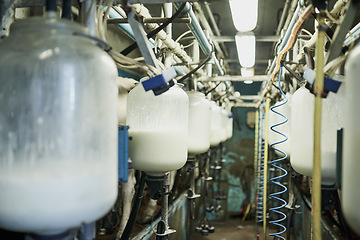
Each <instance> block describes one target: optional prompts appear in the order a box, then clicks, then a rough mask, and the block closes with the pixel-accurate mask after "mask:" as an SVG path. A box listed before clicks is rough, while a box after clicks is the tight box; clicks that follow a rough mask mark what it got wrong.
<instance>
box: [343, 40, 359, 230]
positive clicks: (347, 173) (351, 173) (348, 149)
mask: <svg viewBox="0 0 360 240" xmlns="http://www.w3.org/2000/svg"><path fill="white" fill-rule="evenodd" d="M359 57H360V47H359V46H357V47H356V48H355V49H354V50H353V52H352V53H351V55H350V56H349V59H348V61H347V63H346V69H345V71H346V72H345V78H346V86H345V87H346V88H345V91H346V95H345V115H344V118H345V128H344V150H343V151H344V152H343V164H342V186H343V187H342V208H343V211H344V216H345V218H346V220H347V222H348V223H349V225H350V226H351V227H352V229H353V230H354V231H356V232H357V233H358V234H360V229H359V226H360V211H359V206H358V204H359V202H360V192H359V189H358V186H357V183H359V182H360V175H359V167H360V162H359V157H358V156H359V152H358V150H359V141H360V128H359V122H358V120H359V113H360V109H359V107H360V105H359V103H358V101H357V100H358V95H359V93H358V91H359V87H360V86H359V69H360V62H359Z"/></svg>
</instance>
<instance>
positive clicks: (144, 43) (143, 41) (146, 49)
mask: <svg viewBox="0 0 360 240" xmlns="http://www.w3.org/2000/svg"><path fill="white" fill-rule="evenodd" d="M128 21H129V24H130V27H131V29H132V30H133V32H134V36H135V39H136V43H137V45H138V47H139V49H140V52H141V54H142V56H143V57H144V60H145V63H146V64H148V65H151V66H153V67H155V68H157V69H159V66H158V64H157V63H156V57H155V54H154V52H153V51H152V49H151V47H150V44H149V41H148V40H147V37H146V33H145V30H144V28H143V25H142V24H141V23H140V22H139V21H138V20H137V19H136V14H135V12H134V11H133V10H131V11H130V12H129V13H128Z"/></svg>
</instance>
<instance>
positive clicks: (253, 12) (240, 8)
mask: <svg viewBox="0 0 360 240" xmlns="http://www.w3.org/2000/svg"><path fill="white" fill-rule="evenodd" d="M229 5H230V10H231V16H232V19H233V23H234V27H235V28H236V30H237V31H239V32H249V31H252V30H254V28H255V27H256V24H257V16H258V0H229Z"/></svg>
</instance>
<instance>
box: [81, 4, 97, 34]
mask: <svg viewBox="0 0 360 240" xmlns="http://www.w3.org/2000/svg"><path fill="white" fill-rule="evenodd" d="M95 8H96V1H95V0H85V1H84V2H83V3H82V12H81V13H82V23H83V24H84V25H85V26H86V27H87V28H88V29H89V31H90V35H91V36H96V24H95V10H96V9H95Z"/></svg>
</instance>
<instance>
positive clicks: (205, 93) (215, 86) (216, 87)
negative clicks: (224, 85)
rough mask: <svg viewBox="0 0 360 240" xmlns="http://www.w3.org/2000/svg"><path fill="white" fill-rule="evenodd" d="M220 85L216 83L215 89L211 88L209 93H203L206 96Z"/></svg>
mask: <svg viewBox="0 0 360 240" xmlns="http://www.w3.org/2000/svg"><path fill="white" fill-rule="evenodd" d="M220 84H221V82H218V83H217V84H216V85H215V87H213V88H212V89H210V90H209V91H207V92H205V96H207V95H208V94H209V93H211V92H212V91H214V90H215V89H216V88H217V87H218V86H219V85H220Z"/></svg>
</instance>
